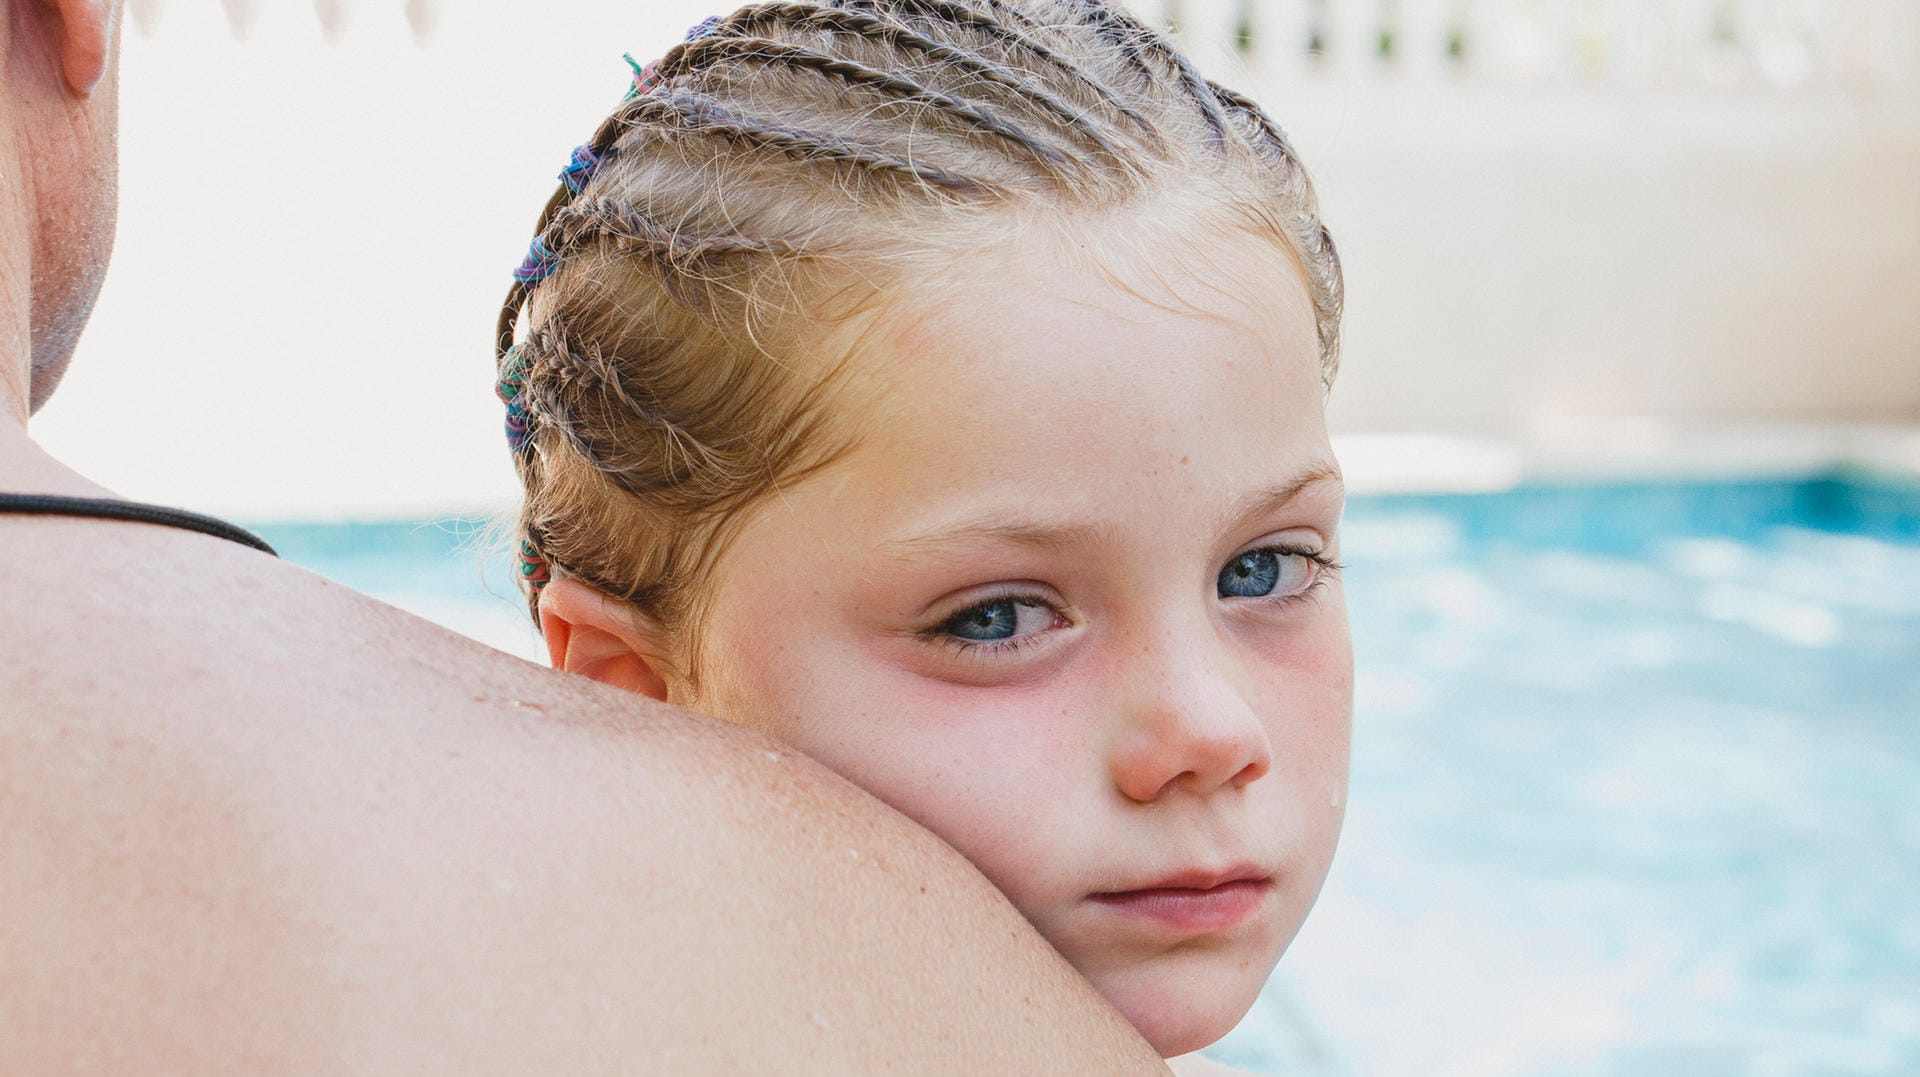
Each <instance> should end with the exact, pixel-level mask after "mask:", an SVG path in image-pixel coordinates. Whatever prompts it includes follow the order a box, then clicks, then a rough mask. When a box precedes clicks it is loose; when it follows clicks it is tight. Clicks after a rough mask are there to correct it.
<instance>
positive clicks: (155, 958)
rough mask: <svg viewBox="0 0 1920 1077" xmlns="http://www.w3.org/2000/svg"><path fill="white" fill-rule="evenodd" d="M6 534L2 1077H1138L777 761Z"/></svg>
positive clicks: (163, 547) (994, 902)
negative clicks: (282, 1076)
mask: <svg viewBox="0 0 1920 1077" xmlns="http://www.w3.org/2000/svg"><path fill="white" fill-rule="evenodd" d="M8 532H9V535H8V538H9V540H10V541H13V542H15V543H16V544H17V545H16V551H17V552H19V551H22V550H24V556H25V557H26V558H27V562H28V563H35V564H37V565H39V566H40V568H41V571H39V572H37V573H36V574H35V577H34V579H33V580H31V581H27V582H26V583H25V584H23V585H21V586H19V587H16V588H14V589H12V591H11V593H10V595H9V597H8V598H7V600H6V604H7V606H8V607H9V609H8V610H7V616H6V618H5V619H4V627H0V641H3V642H4V645H5V647H6V653H7V656H8V661H7V663H6V665H5V672H4V673H0V714H4V719H0V967H4V968H6V969H7V970H8V973H7V975H6V976H5V977H0V1070H4V1071H9V1072H14V1071H38V1070H45V1069H104V1070H142V1071H152V1070H156V1069H160V1070H192V1071H196V1072H216V1071H225V1070H234V1071H257V1070H262V1069H272V1070H276V1071H277V1070H307V1069H313V1070H327V1071H338V1070H347V1071H356V1072H358V1071H374V1070H405V1071H418V1070H422V1069H454V1068H459V1069H463V1070H467V1069H486V1070H494V1069H516V1070H526V1069H536V1068H537V1069H541V1070H564V1071H568V1072H575V1071H590V1070H600V1069H608V1070H610V1069H622V1070H630V1069H632V1068H634V1067H635V1066H636V1065H638V1064H644V1065H646V1066H647V1067H648V1068H654V1067H660V1068H671V1067H674V1066H676V1065H677V1066H678V1067H680V1068H684V1069H693V1070H696V1071H705V1070H712V1069H716V1068H723V1069H729V1070H731V1069H743V1070H744V1069H749V1068H751V1069H755V1070H761V1069H766V1070H774V1071H783V1070H784V1071H792V1070H834V1071H849V1070H869V1069H881V1068H889V1067H898V1068H903V1069H911V1070H913V1071H915V1072H919V1071H938V1070H945V1069H950V1070H962V1069H965V1070H978V1069H985V1068H991V1069H994V1070H1012V1071H1021V1070H1033V1069H1039V1068H1051V1069H1060V1068H1065V1069H1069V1070H1073V1071H1084V1072H1102V1073H1118V1072H1128V1071H1130V1070H1141V1071H1144V1072H1155V1071H1157V1070H1158V1064H1157V1061H1156V1060H1155V1059H1154V1058H1153V1055H1152V1052H1151V1051H1149V1050H1148V1049H1147V1048H1146V1046H1145V1044H1144V1043H1142V1042H1141V1041H1140V1040H1139V1039H1138V1038H1137V1036H1135V1035H1134V1034H1133V1032H1132V1031H1131V1030H1130V1029H1128V1028H1126V1027H1125V1025H1124V1024H1123V1023H1122V1022H1121V1021H1120V1020H1119V1019H1118V1018H1117V1017H1116V1016H1115V1015H1114V1014H1112V1013H1111V1011H1110V1010H1108V1008H1107V1007H1106V1005H1105V1004H1104V1003H1103V1002H1101V1001H1100V1000H1099V999H1098V998H1097V996H1095V995H1094V994H1093V992H1092V991H1091V989H1089V988H1088V987H1087V986H1086V985H1085V984H1084V982H1082V981H1081V980H1080V979H1079V977H1078V976H1077V975H1075V974H1074V973H1073V972H1072V971H1071V969H1069V968H1068V967H1067V966H1066V965H1065V963H1064V962H1062V961H1061V960H1060V959H1059V958H1058V957H1057V955H1055V954H1054V953H1053V952H1052V951H1051V950H1050V949H1048V948H1047V947H1046V946H1045V944H1044V943H1043V942H1041V941H1040V940H1039V938H1038V936H1037V935H1035V934H1034V933H1033V932H1032V931H1031V929H1030V928H1029V927H1028V926H1027V925H1026V923H1025V922H1024V921H1023V920H1022V919H1021V918H1020V917H1019V915H1018V914H1017V913H1016V912H1014V910H1013V909H1012V908H1011V907H1010V906H1008V905H1007V904H1006V903H1005V901H1004V900H1003V899H1001V898H1000V896H999V895H998V893H997V892H995V891H994V890H993V889H992V888H991V887H990V886H989V885H988V884H987V883H986V882H985V881H984V880H983V879H981V878H980V877H979V875H978V874H977V873H975V872H974V871H973V870H972V869H971V868H970V867H969V866H968V865H966V864H965V863H964V861H961V860H960V859H959V858H958V857H957V855H955V854H953V853H952V852H951V851H950V850H948V849H947V848H946V847H945V846H944V845H942V844H941V843H939V842H938V841H937V840H935V839H933V838H932V837H931V836H930V835H927V834H926V833H925V832H924V831H922V830H920V829H919V828H917V827H915V826H913V825H912V824H911V823H908V822H907V821H906V820H904V819H902V818H901V817H899V816H898V815H896V814H894V813H893V812H891V811H890V810H888V809H886V808H884V807H883V806H881V805H879V804H878V803H877V802H875V801H873V800H872V799H871V798H869V797H867V796H865V795H864V794H863V793H860V792H859V791H858V790H855V789H853V788H852V787H851V786H849V785H847V784H846V783H844V782H842V781H840V780H838V779H837V778H835V777H833V776H832V775H830V774H827V773H826V772H825V771H823V770H822V769H821V768H819V767H818V766H816V765H814V764H813V763H811V762H810V761H808V760H806V759H804V758H802V757H799V756H796V755H794V754H793V753H791V752H789V751H786V750H784V749H782V748H780V747H779V746H777V745H775V744H773V743H771V742H768V741H765V740H762V739H761V738H759V737H757V736H755V735H753V734H751V733H748V732H745V731H742V730H739V729H737V728H734V727H731V726H726V725H723V724H721V723H717V722H712V721H709V720H706V719H702V718H698V717H696V716H691V715H687V714H685V713H682V712H678V711H673V710H670V709H667V708H663V707H654V706H650V705H648V704H646V703H645V702H644V701H641V700H638V699H636V698H635V697H632V696H628V695H625V694H617V693H610V692H606V691H603V690H600V689H598V688H597V687H596V686H593V685H591V684H589V683H587V682H585V681H581V680H575V679H572V678H562V677H559V676H557V675H555V674H552V673H549V672H547V671H545V670H542V669H538V668H536V667H534V666H531V665H528V664H526V663H522V662H518V661H516V660H514V659H511V658H508V657H506V656H502V655H499V654H496V653H494V652H491V651H488V650H486V649H485V648H482V647H480V646H478V645H477V644H473V643H470V642H468V641H464V640H461V639H459V638H458V637H454V636H451V635H449V634H447V633H444V632H441V631H439V630H437V629H435V628H433V627H431V626H428V625H426V624H424V623H422V622H419V621H417V620H415V619H413V618H411V617H408V616H407V615H405V614H402V613H400V612H398V611H395V610H391V609H389V608H387V607H384V606H381V605H379V604H377V603H374V602H372V601H370V600H367V599H365V598H363V597H361V596H358V595H355V594H353V593H352V592H350V591H347V590H346V589H344V588H340V587H338V586H336V585H333V584H330V583H327V582H325V581H322V580H319V579H317V578H315V577H312V576H309V575H307V574H305V573H302V572H300V571H299V570H297V569H293V568H290V567H288V566H284V565H281V564H278V563H276V562H272V561H270V560H267V559H265V558H261V557H258V556H256V555H254V554H252V553H250V552H248V551H245V550H241V549H239V548H233V549H228V548H226V547H224V546H217V545H216V544H213V543H210V542H208V541H206V540H203V539H200V538H198V537H196V536H191V535H175V534H172V533H170V532H159V531H155V530H153V529H147V528H140V527H131V526H128V525H114V524H97V523H84V522H60V523H44V524H39V525H36V526H34V527H32V528H22V527H18V526H9V528H8Z"/></svg>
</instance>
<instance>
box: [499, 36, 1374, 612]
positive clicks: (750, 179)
mask: <svg viewBox="0 0 1920 1077" xmlns="http://www.w3.org/2000/svg"><path fill="white" fill-rule="evenodd" d="M1194 176H1219V177H1223V178H1222V179H1221V180H1220V184H1221V186H1222V187H1223V188H1230V189H1231V190H1233V191H1234V192H1236V197H1238V198H1240V199H1243V200H1245V201H1247V202H1248V203H1250V204H1251V206H1252V208H1253V209H1254V210H1255V211H1256V212H1257V215H1258V216H1259V217H1260V219H1262V220H1265V221H1269V222H1273V223H1274V225H1275V227H1276V230H1278V231H1279V232H1280V233H1281V235H1280V236H1279V237H1278V238H1280V239H1281V240H1282V241H1283V242H1284V244H1285V245H1286V246H1287V247H1288V248H1289V250H1290V252H1291V254H1292V255H1293V256H1294V258H1295V259H1296V261H1297V263H1298V265H1299V266H1300V268H1301V270H1302V275H1303V277H1304V279H1305V282H1306V286H1307V291H1308V293H1309V296H1310V297H1311V299H1312V302H1313V307H1314V312H1315V317H1316V323H1317V331H1318V337H1319V348H1320V357H1321V370H1322V378H1323V381H1324V382H1325V383H1326V384H1329V385H1330V384H1331V382H1332V378H1333V374H1334V371H1335V368H1336V365H1337V357H1338V353H1339V323H1340V311H1341V304H1342V291H1341V289H1342V285H1341V275H1340V263H1339V258H1338V255H1337V254H1336V253H1335V250H1334V247H1333V242H1332V239H1331V238H1330V237H1329V236H1328V234H1327V231H1326V229H1325V227H1324V226H1323V225H1322V223H1321V221H1320V216H1319V210H1318V207H1317V205H1316V202H1315V198H1314V193H1313V187H1312V185H1311V183H1310V182H1309V181H1308V179H1307V175H1306V172H1305V170H1304V169H1303V168H1302V166H1301V164H1300V161H1299V159H1298V157H1297V156H1296V155H1295V153H1294V151H1293V148H1292V146H1291V145H1290V144H1289V143H1288V141H1287V138H1286V136H1285V135H1284V134H1283V133H1282V132H1281V130H1280V128H1279V127H1278V126H1276V125H1275V124H1274V123H1273V121H1272V120H1271V119H1270V118H1269V117H1268V116H1267V115H1266V114H1265V113H1264V112H1263V111H1261V109H1260V107H1259V106H1258V105H1256V104H1254V102H1253V101H1252V100H1250V99H1248V98H1247V97H1245V96H1244V95H1242V94H1239V93H1237V92H1235V91H1233V90H1229V89H1227V88H1225V87H1222V86H1219V85H1217V84H1215V83H1213V82H1210V81H1208V80H1207V79H1206V78H1204V77H1203V76H1202V75H1201V74H1200V73H1199V72H1198V71H1197V70H1196V69H1195V68H1194V66H1193V64H1192V63H1191V62H1190V61H1189V60H1188V59H1187V58H1186V57H1185V56H1184V55H1182V54H1181V53H1180V52H1179V51H1178V50H1177V49H1176V48H1174V47H1173V45H1172V44H1171V43H1170V42H1169V41H1168V40H1167V39H1166V38H1165V37H1164V36H1162V35H1161V34H1159V33H1157V32H1155V31H1153V30H1152V29H1150V28H1149V27H1147V26H1145V25H1143V24H1142V23H1140V22H1139V21H1138V20H1136V19H1134V18H1133V17H1132V16H1130V15H1128V14H1126V13H1125V12H1124V11H1123V10H1121V9H1120V8H1119V7H1117V6H1113V5H1110V4H1109V3H1107V2H1106V0H818V2H810V0H766V2H760V3H752V4H748V5H747V6H745V7H742V8H740V9H739V10H737V11H734V12H733V13H732V14H730V15H726V16H723V17H718V18H712V19H708V20H706V21H705V22H703V23H702V24H701V25H700V26H698V27H696V28H695V30H694V32H693V33H691V34H690V35H689V39H688V40H687V41H686V42H684V43H682V44H680V45H677V46H675V47H674V48H673V49H671V50H670V51H668V52H667V53H666V54H665V55H664V56H662V57H661V58H660V59H659V60H658V61H656V62H655V63H653V64H652V65H649V66H648V67H646V68H645V69H639V70H638V71H637V74H636V80H635V89H634V92H632V93H630V94H629V95H628V97H627V99H626V100H625V101H623V102H622V103H621V104H620V106H619V107H618V108H616V109H615V110H614V111H613V113H612V114H611V115H609V116H608V117H607V118H606V120H605V121H603V122H602V123H601V124H600V126H599V128H598V129H597V130H596V131H594V133H593V135H592V137H591V138H590V139H589V140H588V141H587V143H586V144H585V145H584V146H582V147H581V148H580V149H579V150H577V151H575V154H574V156H573V158H572V160H571V161H570V162H569V164H568V166H567V168H566V170H565V171H563V172H562V173H561V183H560V186H559V188H558V189H557V190H556V191H555V192H554V195H553V197H552V198H551V199H550V200H549V202H548V203H547V206H546V208H545V210H544V211H543V212H542V213H541V216H540V220H539V223H538V226H537V229H536V238H535V239H534V242H533V244H532V247H531V253H530V254H529V256H528V259H527V261H526V262H525V263H523V264H522V266H521V268H520V270H519V271H518V272H516V273H515V275H514V276H515V279H514V283H513V286H512V288H511V290H510V291H509V293H508V295H507V298H506V301H505V303H504V304H503V305H502V309H501V312H500V320H499V325H498V336H497V348H496V358H497V361H498V365H499V371H500V386H501V396H502V399H503V400H505V401H506V402H507V404H508V423H509V437H510V439H511V440H512V441H513V443H514V445H515V461H516V466H517V468H518V471H519V474H520V479H521V481H522V484H523V486H524V488H525V492H526V497H525V501H524V503H523V505H522V508H521V513H520V518H519V522H518V531H519V534H518V535H517V536H516V539H517V545H518V546H519V549H520V551H521V565H522V568H521V572H522V579H523V584H524V586H525V590H526V592H527V597H528V600H529V603H530V605H531V606H533V607H534V608H535V609H536V610H537V599H538V590H539V588H540V586H541V585H543V584H544V582H545V581H546V580H547V579H548V578H549V576H550V575H551V574H559V575H564V576H570V577H573V578H576V579H580V580H582V581H584V582H586V583H588V584H590V585H591V586H594V587H596V588H598V589H600V590H602V591H604V592H606V593H607V594H609V595H612V596H614V597H616V598H620V599H623V600H625V601H628V602H631V603H634V604H635V605H637V606H638V607H639V608H640V609H641V610H642V611H643V612H644V613H646V614H647V615H648V616H650V617H651V618H653V619H654V620H655V621H656V622H658V623H660V624H661V625H662V626H664V627H667V628H669V629H674V628H678V627H682V626H687V623H688V621H689V620H690V614H691V612H692V596H693V594H694V593H695V591H697V586H696V585H697V584H698V583H699V581H700V580H701V578H702V576H703V574H704V572H706V571H707V570H708V569H709V568H710V567H711V564H712V560H713V558H714V557H715V556H716V554H717V551H718V549H719V548H720V547H721V546H722V545H724V539H725V529H726V525H727V523H728V522H729V521H730V520H732V519H734V518H735V517H736V516H737V515H738V513H739V510H740V509H741V508H743V507H744V506H746V505H747V504H749V503H750V502H752V501H753V500H754V499H755V498H757V497H759V496H761V495H763V494H764V493H766V492H767V491H769V490H771V489H773V488H775V487H776V486H778V485H780V484H781V483H783V482H790V481H792V480H794V479H795V478H797V477H799V476H801V475H804V474H806V473H808V472H809V471H811V470H815V469H817V468H820V467H823V466H825V465H826V464H827V463H830V462H831V461H832V460H834V459H836V458H838V456H839V454H841V453H843V452H844V451H846V449H847V448H848V447H849V445H850V442H849V438H848V436H847V433H846V431H844V430H842V429H839V428H838V424H835V423H834V422H833V421H832V416H831V415H830V414H829V409H826V408H825V407H823V401H824V400H825V399H826V397H827V391H826V390H827V386H828V384H829V382H830V380H831V378H830V376H823V375H821V374H819V373H818V372H819V371H820V370H821V369H822V368H823V367H824V368H826V369H827V370H828V371H829V372H831V371H833V370H834V369H837V367H836V364H835V363H833V362H831V361H824V362H823V361H818V360H819V354H818V353H820V352H821V351H822V350H823V349H825V350H826V351H829V352H831V351H832V349H833V329H834V326H835V325H836V324H840V323H842V322H845V321H846V320H847V319H849V318H851V317H852V316H853V315H855V314H857V313H859V311H860V310H861V309H862V307H861V303H860V300H859V299H858V296H859V294H860V290H859V289H857V288H854V289H850V288H849V287H848V283H847V282H848V281H850V280H852V281H860V280H870V279H872V278H874V277H876V276H879V277H884V275H885V273H886V270H887V269H888V267H889V266H898V265H900V264H903V263H904V262H910V261H911V260H912V259H913V257H914V256H915V255H916V254H918V255H919V256H920V257H922V258H924V257H925V256H926V252H927V251H928V250H931V249H941V248H940V245H941V244H942V243H943V242H946V243H951V242H953V241H954V240H953V236H955V235H958V234H960V233H959V232H958V231H956V230H955V229H953V228H944V229H943V226H945V225H951V224H953V223H954V222H964V223H971V224H973V225H976V226H977V225H978V224H979V222H981V221H982V220H991V219H993V218H995V216H996V215H999V216H1000V217H1010V212H1009V211H1011V210H1014V209H1016V208H1019V207H1035V206H1038V207H1042V208H1053V209H1061V210H1083V209H1111V208H1116V207H1121V206H1125V205H1129V204H1133V203H1137V202H1139V201H1142V200H1144V199H1146V198H1149V197H1151V196H1152V195H1153V194H1154V193H1155V192H1156V191H1157V190H1158V189H1161V188H1163V187H1166V186H1169V185H1172V184H1175V183H1178V182H1180V181H1181V180H1182V179H1187V180H1190V179H1191V178H1192V177H1194ZM889 259H892V261H889ZM849 296H852V297H853V298H851V299H849V298H848V297H849ZM801 312H804V316H796V315H798V314H800V313H801ZM516 341H517V342H516ZM802 356H810V357H812V359H814V360H815V361H808V362H802V361H800V359H801V357H802Z"/></svg>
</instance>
